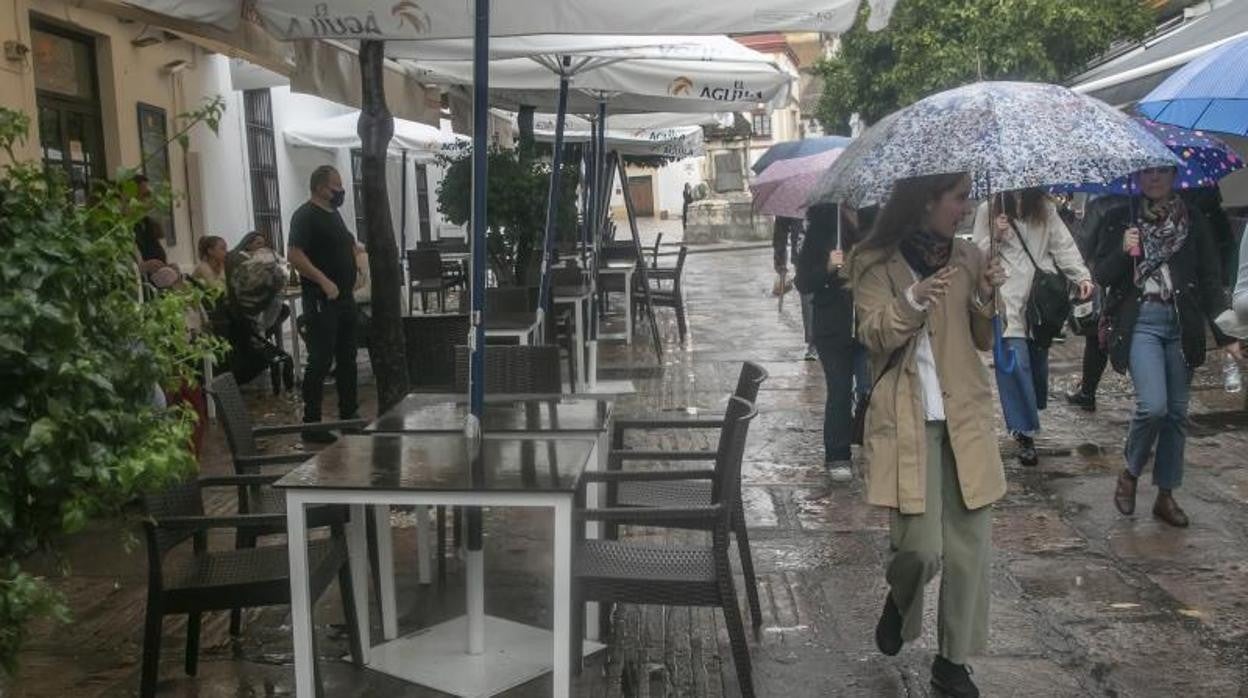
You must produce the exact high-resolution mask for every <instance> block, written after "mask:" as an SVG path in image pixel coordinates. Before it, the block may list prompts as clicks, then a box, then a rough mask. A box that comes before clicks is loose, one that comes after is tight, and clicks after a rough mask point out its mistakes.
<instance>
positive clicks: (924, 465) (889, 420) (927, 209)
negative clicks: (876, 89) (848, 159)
mask: <svg viewBox="0 0 1248 698" xmlns="http://www.w3.org/2000/svg"><path fill="white" fill-rule="evenodd" d="M970 188H971V180H970V177H969V176H967V175H966V174H942V175H929V176H924V177H915V178H911V179H903V180H899V181H897V182H896V184H895V186H894V188H893V191H892V194H891V196H890V198H889V200H888V203H887V204H885V206H884V207H883V209H882V210H881V212H880V214H879V217H878V219H877V220H876V224H875V228H874V230H873V231H872V233H871V235H870V236H869V237H867V238H866V239H865V240H864V241H863V242H861V243H859V245H858V247H857V248H856V249H855V251H854V253H853V255H852V256H851V258H850V261H849V266H848V271H849V276H850V279H851V282H852V288H853V291H854V305H855V309H856V311H857V314H858V337H859V341H861V342H862V343H863V345H864V346H866V348H867V350H868V352H870V359H871V365H872V366H873V367H879V368H878V370H877V372H876V374H875V389H874V391H873V392H872V395H873V397H872V399H871V403H870V407H869V408H868V412H867V418H866V419H867V428H866V439H865V448H866V455H867V460H868V463H869V467H868V470H867V477H866V481H867V499H868V501H869V502H870V503H871V504H874V505H878V506H885V507H888V508H890V509H891V510H892V514H891V519H890V525H889V533H890V538H891V546H892V550H893V557H892V560H891V562H890V563H889V565H888V571H887V573H886V577H887V579H888V584H889V592H888V596H887V597H886V599H885V602H884V611H883V613H882V615H881V616H880V620H879V623H878V625H877V626H876V631H875V639H876V644H877V646H878V647H879V649H880V651H881V652H883V653H884V654H887V655H895V654H897V653H898V652H900V651H901V647H902V644H903V643H904V642H907V641H910V640H914V639H915V638H917V637H918V636H919V634H920V632H921V630H922V623H923V590H924V588H925V587H926V585H927V583H928V582H930V581H931V580H932V578H933V577H935V576H936V574H937V573H938V572H940V571H941V570H942V568H943V576H942V582H941V589H940V612H939V616H938V617H939V621H938V622H939V624H940V628H939V633H938V634H939V638H940V647H939V653H938V655H937V657H936V660H935V662H934V663H933V665H932V684H933V685H934V686H935V687H936V688H938V689H939V690H941V691H943V692H944V693H946V694H947V695H951V696H959V697H961V696H978V695H979V690H978V689H977V688H976V687H975V684H974V683H973V682H972V681H971V677H970V672H969V670H968V669H967V667H966V661H967V659H968V658H969V657H970V655H972V654H975V653H977V652H979V651H980V650H982V649H983V648H984V646H985V644H986V642H987V637H988V597H989V580H988V572H989V564H990V557H991V516H990V508H989V505H990V504H992V503H993V502H995V501H996V500H997V499H999V498H1000V497H1001V496H1002V495H1004V494H1005V474H1004V470H1003V468H1002V465H1001V456H1000V453H999V452H998V449H997V439H996V436H995V435H994V434H993V418H992V408H991V406H990V405H991V404H992V403H991V400H992V389H991V387H990V385H989V382H988V373H987V371H986V370H985V369H984V366H983V363H982V362H981V361H980V359H979V355H978V351H983V350H987V349H989V348H990V347H991V346H992V342H993V326H992V319H993V316H994V315H995V304H994V302H993V293H994V291H995V288H996V287H997V286H999V285H1000V284H1001V283H1002V282H1003V281H1004V274H1003V273H1002V271H1001V267H1000V265H999V263H998V262H997V261H995V260H993V261H991V262H989V261H988V260H987V259H985V255H984V254H983V253H982V252H981V251H980V250H979V249H977V248H976V247H975V246H974V245H972V244H970V243H967V242H963V241H959V240H955V238H954V233H955V231H956V230H957V227H958V224H959V223H960V222H961V221H962V220H963V219H965V218H966V216H967V215H969V213H970V208H971V207H970V203H969V194H970Z"/></svg>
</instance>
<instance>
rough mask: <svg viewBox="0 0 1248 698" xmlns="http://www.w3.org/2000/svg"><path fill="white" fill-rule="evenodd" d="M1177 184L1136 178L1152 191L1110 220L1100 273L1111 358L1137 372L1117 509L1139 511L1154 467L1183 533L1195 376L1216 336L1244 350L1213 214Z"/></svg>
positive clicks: (1143, 175) (1160, 496) (1235, 352)
mask: <svg viewBox="0 0 1248 698" xmlns="http://www.w3.org/2000/svg"><path fill="white" fill-rule="evenodd" d="M1174 178H1175V169H1174V168H1173V167H1157V168H1150V169H1146V170H1142V171H1140V172H1138V173H1137V174H1136V175H1135V180H1136V184H1137V186H1135V187H1134V188H1135V189H1136V191H1138V192H1140V193H1141V194H1142V195H1141V196H1138V197H1136V198H1134V199H1133V200H1132V202H1131V205H1130V206H1127V207H1122V208H1120V209H1117V210H1115V211H1112V212H1110V213H1109V214H1107V216H1106V219H1105V222H1104V225H1105V233H1106V234H1104V235H1102V236H1101V237H1100V240H1099V244H1098V249H1097V254H1096V263H1095V265H1094V274H1095V276H1096V280H1097V283H1099V284H1101V285H1102V286H1103V287H1104V288H1105V289H1106V302H1105V309H1104V313H1105V315H1106V316H1107V317H1108V319H1109V320H1108V322H1109V332H1108V337H1107V345H1108V352H1109V358H1110V362H1111V363H1112V364H1113V367H1114V370H1116V371H1118V372H1119V373H1128V372H1129V373H1130V375H1131V381H1132V383H1134V385H1135V396H1136V407H1135V415H1134V416H1133V418H1132V420H1131V426H1130V429H1129V431H1128V433H1127V445H1126V448H1125V450H1124V452H1123V457H1124V459H1125V461H1126V463H1125V466H1126V467H1125V468H1124V469H1123V471H1122V472H1121V473H1120V474H1119V476H1118V482H1117V486H1116V488H1115V490H1114V505H1115V506H1116V507H1117V508H1118V511H1119V512H1120V513H1122V514H1123V515H1124V516H1130V515H1132V514H1133V513H1135V497H1136V489H1137V487H1138V484H1139V477H1140V475H1141V474H1142V473H1143V471H1144V468H1145V466H1147V465H1148V462H1149V461H1153V482H1154V484H1155V485H1156V486H1157V499H1156V501H1155V502H1154V504H1153V515H1154V516H1155V517H1157V518H1158V519H1160V520H1161V521H1163V522H1165V523H1167V524H1170V525H1171V526H1175V527H1179V528H1183V527H1186V526H1187V525H1188V522H1189V520H1188V517H1187V514H1186V512H1184V511H1183V509H1182V508H1181V507H1180V506H1179V504H1178V503H1177V502H1176V501H1175V500H1174V490H1176V489H1178V487H1179V486H1180V485H1181V484H1182V482H1183V467H1184V448H1185V446H1186V441H1187V436H1186V433H1185V431H1184V425H1185V424H1186V422H1187V407H1188V395H1189V387H1190V383H1191V378H1192V371H1193V370H1195V369H1196V368H1197V367H1199V366H1200V365H1201V364H1203V363H1204V361H1205V351H1206V346H1205V336H1206V332H1207V331H1209V330H1212V332H1213V335H1214V338H1215V340H1216V341H1217V343H1218V345H1219V346H1221V347H1224V348H1225V349H1226V350H1227V352H1228V353H1229V354H1231V355H1232V356H1234V357H1235V358H1236V359H1239V358H1240V357H1241V350H1240V347H1239V342H1238V341H1237V340H1235V339H1233V338H1231V337H1228V336H1227V335H1225V334H1224V333H1223V332H1222V331H1221V329H1219V328H1218V327H1217V325H1216V324H1214V322H1213V320H1214V318H1216V317H1217V316H1218V315H1219V314H1220V313H1221V312H1222V311H1224V310H1226V309H1227V308H1228V307H1229V305H1230V304H1229V300H1228V298H1227V294H1226V290H1225V289H1224V288H1223V287H1222V282H1221V274H1220V273H1219V265H1218V258H1217V251H1216V247H1215V244H1214V240H1213V238H1212V236H1211V235H1210V233H1209V230H1208V225H1207V224H1206V222H1205V220H1204V217H1203V216H1201V215H1200V214H1199V213H1198V212H1193V211H1190V210H1189V208H1188V206H1187V204H1185V203H1184V201H1183V199H1182V198H1180V197H1179V195H1178V194H1176V193H1175V192H1174ZM1193 214H1194V215H1193Z"/></svg>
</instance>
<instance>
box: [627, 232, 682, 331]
mask: <svg viewBox="0 0 1248 698" xmlns="http://www.w3.org/2000/svg"><path fill="white" fill-rule="evenodd" d="M688 255H689V248H688V247H686V246H684V245H681V246H680V252H679V253H677V255H676V266H674V267H659V266H656V267H654V268H653V269H649V270H647V271H646V276H647V278H648V279H649V282H650V283H649V286H650V294H649V295H650V306H651V307H652V308H671V309H673V310H674V311H676V326H677V328H678V329H679V330H680V341H681V343H684V341H685V337H686V336H687V335H688V334H689V325H688V323H687V322H686V320H685V294H684V289H683V286H682V283H681V280H682V278H683V277H684V272H685V257H687V256H688ZM638 283H639V284H640V283H641V281H640V277H639V278H638ZM645 297H646V294H645V293H644V292H642V291H641V290H638V291H637V292H634V293H633V302H634V303H637V304H643V303H645V302H646V301H645ZM637 317H641V315H640V313H639V314H638V315H637Z"/></svg>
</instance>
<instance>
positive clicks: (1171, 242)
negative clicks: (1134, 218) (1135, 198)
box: [1135, 194, 1188, 288]
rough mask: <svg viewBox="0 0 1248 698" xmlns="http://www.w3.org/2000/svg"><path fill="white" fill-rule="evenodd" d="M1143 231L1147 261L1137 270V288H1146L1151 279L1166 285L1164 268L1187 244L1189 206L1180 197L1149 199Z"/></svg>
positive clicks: (1141, 240) (1140, 264) (1142, 216)
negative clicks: (1163, 278) (1185, 243)
mask: <svg viewBox="0 0 1248 698" xmlns="http://www.w3.org/2000/svg"><path fill="white" fill-rule="evenodd" d="M1139 227H1140V246H1141V247H1142V248H1144V258H1143V259H1141V260H1140V263H1139V265H1138V266H1137V267H1136V269H1135V285H1136V286H1139V287H1140V288H1143V287H1144V284H1145V283H1146V282H1147V281H1148V279H1150V278H1152V279H1154V280H1156V281H1157V282H1158V283H1162V275H1161V267H1162V266H1163V265H1165V264H1166V263H1167V262H1169V261H1170V257H1172V256H1173V255H1174V253H1175V252H1177V251H1178V250H1179V248H1181V247H1183V243H1184V242H1186V241H1187V233H1188V220H1187V206H1186V205H1185V204H1184V203H1183V200H1182V199H1180V198H1179V197H1178V195H1177V194H1171V195H1170V197H1169V198H1168V199H1166V200H1165V201H1158V202H1154V201H1152V200H1150V199H1148V198H1147V197H1145V198H1144V199H1143V209H1142V211H1141V216H1140V224H1139Z"/></svg>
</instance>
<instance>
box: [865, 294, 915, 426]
mask: <svg viewBox="0 0 1248 698" xmlns="http://www.w3.org/2000/svg"><path fill="white" fill-rule="evenodd" d="M888 284H889V286H892V284H893V281H892V277H889V281H888ZM896 292H897V289H896V288H894V289H893V293H894V294H896ZM894 297H896V296H894ZM919 331H920V332H922V331H923V328H922V327H920V328H919ZM909 344H910V340H909V339H907V340H906V341H905V342H903V343H902V345H901V346H899V347H897V348H896V349H894V350H893V353H892V354H889V356H888V361H886V362H885V363H884V370H883V371H880V375H878V376H876V377H875V380H874V381H873V382H872V383H871V390H870V392H868V393H867V394H866V396H865V397H863V398H862V401H861V402H858V403H857V404H856V405H855V406H854V417H853V422H852V423H851V424H850V437H849V442H850V443H851V444H853V445H854V446H861V445H863V443H864V442H865V441H866V438H867V409H868V408H869V407H871V396H872V395H874V394H875V389H876V388H877V387H879V385H880V381H882V380H884V376H887V375H888V372H889V371H891V370H893V369H894V368H895V367H896V366H897V364H898V363H900V362H901V357H902V355H903V354H905V352H906V347H907V346H909Z"/></svg>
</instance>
